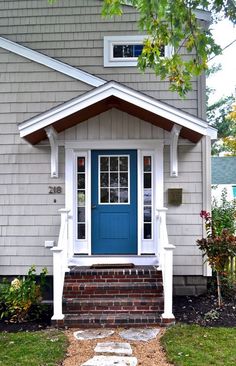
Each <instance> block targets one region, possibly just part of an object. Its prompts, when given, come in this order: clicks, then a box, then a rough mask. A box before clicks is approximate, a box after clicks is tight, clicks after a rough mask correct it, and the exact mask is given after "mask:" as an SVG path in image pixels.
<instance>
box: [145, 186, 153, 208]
mask: <svg viewBox="0 0 236 366" xmlns="http://www.w3.org/2000/svg"><path fill="white" fill-rule="evenodd" d="M143 201H144V202H143V203H144V205H151V204H152V190H151V189H144V200H143Z"/></svg>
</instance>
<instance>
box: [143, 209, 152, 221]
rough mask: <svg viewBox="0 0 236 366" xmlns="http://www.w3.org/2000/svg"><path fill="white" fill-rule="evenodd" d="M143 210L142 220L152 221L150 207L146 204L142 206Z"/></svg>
mask: <svg viewBox="0 0 236 366" xmlns="http://www.w3.org/2000/svg"><path fill="white" fill-rule="evenodd" d="M143 212H144V215H143V216H144V217H143V221H144V222H152V208H151V207H150V206H148V207H147V206H144V209H143Z"/></svg>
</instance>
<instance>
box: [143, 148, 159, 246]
mask: <svg viewBox="0 0 236 366" xmlns="http://www.w3.org/2000/svg"><path fill="white" fill-rule="evenodd" d="M145 156H150V157H151V171H150V172H149V173H151V197H152V199H151V205H145V204H144V189H145V188H144V174H145V173H147V172H144V157H145ZM141 157H142V160H141V162H140V164H141V167H142V168H141V169H142V241H143V242H146V241H153V236H154V235H153V234H154V230H153V224H154V209H153V204H154V202H155V197H154V179H153V174H154V171H153V168H154V163H153V160H154V152H153V151H152V150H150V151H149V152H148V153H147V154H145V151H144V152H143V151H142V154H141ZM144 206H151V228H152V230H151V238H150V239H146V238H144V223H147V222H145V221H144Z"/></svg>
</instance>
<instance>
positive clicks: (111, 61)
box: [103, 35, 172, 67]
mask: <svg viewBox="0 0 236 366" xmlns="http://www.w3.org/2000/svg"><path fill="white" fill-rule="evenodd" d="M145 38H147V36H145V35H142V36H122V35H120V36H105V37H104V48H103V55H104V67H127V66H128V67H131V66H137V63H138V57H119V58H117V57H113V47H114V46H116V45H127V44H132V45H135V44H142V43H143V42H144V40H145ZM171 55H172V48H171V47H170V46H165V57H170V56H171Z"/></svg>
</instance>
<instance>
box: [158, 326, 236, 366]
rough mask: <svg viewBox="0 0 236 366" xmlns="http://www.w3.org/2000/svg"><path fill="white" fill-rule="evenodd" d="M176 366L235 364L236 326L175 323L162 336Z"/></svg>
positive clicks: (224, 365) (168, 354)
mask: <svg viewBox="0 0 236 366" xmlns="http://www.w3.org/2000/svg"><path fill="white" fill-rule="evenodd" d="M162 345H163V346H164V348H165V350H166V353H167V357H168V360H169V361H170V362H172V363H173V364H174V365H175V366H213V365H214V366H235V365H236V328H205V327H200V326H198V325H176V326H174V327H172V328H170V329H168V330H167V331H166V333H165V335H164V336H163V337H162Z"/></svg>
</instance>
